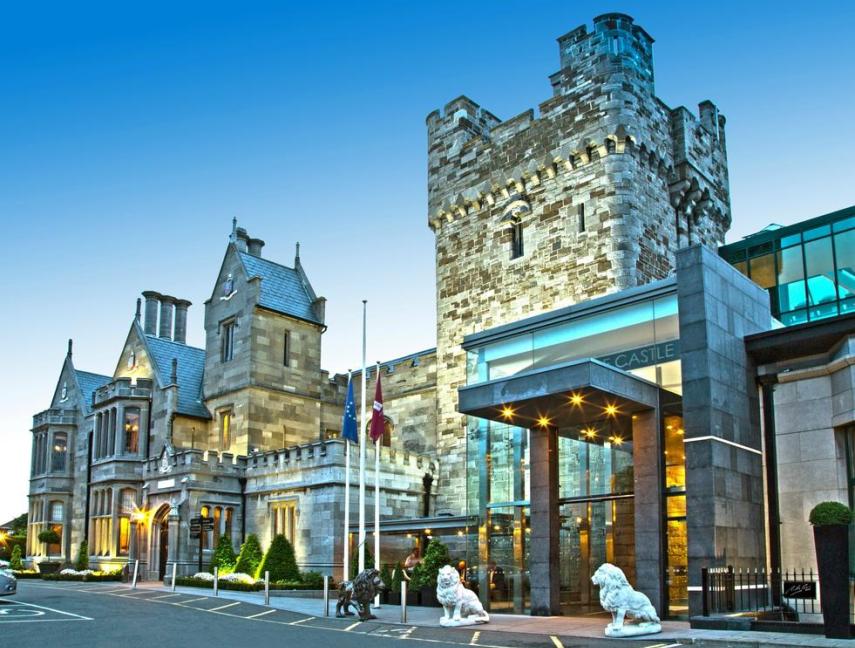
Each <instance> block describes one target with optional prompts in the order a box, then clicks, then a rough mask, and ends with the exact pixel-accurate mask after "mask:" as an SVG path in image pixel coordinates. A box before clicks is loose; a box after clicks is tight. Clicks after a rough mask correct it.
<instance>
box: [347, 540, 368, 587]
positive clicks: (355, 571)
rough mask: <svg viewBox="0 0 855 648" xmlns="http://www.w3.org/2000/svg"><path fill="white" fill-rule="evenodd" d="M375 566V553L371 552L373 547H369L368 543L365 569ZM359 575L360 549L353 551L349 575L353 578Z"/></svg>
mask: <svg viewBox="0 0 855 648" xmlns="http://www.w3.org/2000/svg"><path fill="white" fill-rule="evenodd" d="M372 567H374V554H373V553H371V549H369V548H368V544H366V545H365V569H371V568H372ZM358 575H359V549H358V548H357V550H356V551H354V552H353V555H352V556H351V557H350V574H349V575H348V577H349V578H350V579H351V580H352V579H354V578H356V577H357V576H358Z"/></svg>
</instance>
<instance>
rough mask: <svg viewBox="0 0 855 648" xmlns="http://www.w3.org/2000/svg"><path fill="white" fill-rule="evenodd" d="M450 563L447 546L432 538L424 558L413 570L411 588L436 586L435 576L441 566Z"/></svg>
mask: <svg viewBox="0 0 855 648" xmlns="http://www.w3.org/2000/svg"><path fill="white" fill-rule="evenodd" d="M450 564H451V556H450V555H449V554H448V547H446V546H445V545H444V544H442V543H441V542H440V541H439V540H437V539H436V538H434V539H433V540H431V541H430V542H429V543H428V546H427V551H425V557H424V559H423V560H422V561H421V562H420V563H419V564H418V565H416V568H415V569H414V570H413V578H412V588H413V590H417V589H421V588H423V587H430V588H435V587H436V576H437V573H438V572H439V570H440V568H441V567H445V566H446V565H450Z"/></svg>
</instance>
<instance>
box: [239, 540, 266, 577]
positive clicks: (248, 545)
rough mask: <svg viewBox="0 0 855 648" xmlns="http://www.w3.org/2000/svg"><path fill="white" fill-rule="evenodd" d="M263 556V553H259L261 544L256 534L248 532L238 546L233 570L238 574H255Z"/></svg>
mask: <svg viewBox="0 0 855 648" xmlns="http://www.w3.org/2000/svg"><path fill="white" fill-rule="evenodd" d="M263 557H264V555H263V554H262V553H261V544H259V542H258V536H256V535H255V534H254V533H250V534H249V535H248V536H247V537H246V542H244V543H243V544H242V545H241V547H240V553H239V554H238V559H237V564H236V565H235V571H236V572H238V573H240V574H249V575H250V576H255V574H256V572H257V571H258V566H259V565H260V564H261V559H262V558H263Z"/></svg>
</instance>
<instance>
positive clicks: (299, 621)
mask: <svg viewBox="0 0 855 648" xmlns="http://www.w3.org/2000/svg"><path fill="white" fill-rule="evenodd" d="M271 612H273V610H271ZM265 614H267V613H266V612H265ZM314 618H315V617H306V618H305V619H299V620H297V621H291V623H289V624H288V625H300V624H301V623H305V622H306V621H311V620H312V619H314Z"/></svg>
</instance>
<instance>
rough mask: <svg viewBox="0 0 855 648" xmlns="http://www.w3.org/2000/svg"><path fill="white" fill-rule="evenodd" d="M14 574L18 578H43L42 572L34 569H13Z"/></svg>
mask: <svg viewBox="0 0 855 648" xmlns="http://www.w3.org/2000/svg"><path fill="white" fill-rule="evenodd" d="M12 574H13V575H14V576H15V578H17V579H18V580H24V579H26V578H41V577H42V573H41V572H37V571H35V570H34V569H24V570H17V569H13V570H12Z"/></svg>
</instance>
